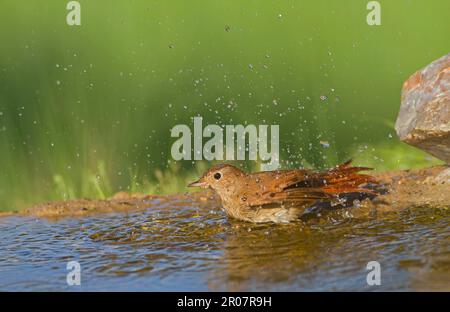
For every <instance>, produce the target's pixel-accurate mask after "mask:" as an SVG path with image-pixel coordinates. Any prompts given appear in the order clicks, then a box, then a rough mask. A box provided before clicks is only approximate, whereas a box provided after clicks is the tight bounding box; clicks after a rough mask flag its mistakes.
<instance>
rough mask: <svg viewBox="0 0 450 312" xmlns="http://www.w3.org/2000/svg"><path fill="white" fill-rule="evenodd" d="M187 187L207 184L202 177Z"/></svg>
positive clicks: (205, 185)
mask: <svg viewBox="0 0 450 312" xmlns="http://www.w3.org/2000/svg"><path fill="white" fill-rule="evenodd" d="M188 187H207V184H206V182H205V181H203V179H199V180H198V181H195V182H192V183H189V184H188Z"/></svg>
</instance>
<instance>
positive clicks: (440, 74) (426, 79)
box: [395, 53, 450, 163]
mask: <svg viewBox="0 0 450 312" xmlns="http://www.w3.org/2000/svg"><path fill="white" fill-rule="evenodd" d="M395 130H396V131H397V135H398V136H399V137H400V139H401V140H402V141H403V142H405V143H408V144H410V145H413V146H416V147H418V148H420V149H422V150H424V151H426V152H428V153H430V154H431V155H433V156H435V157H437V158H439V159H442V160H444V161H445V162H447V163H450V53H449V54H447V55H445V56H443V57H441V58H440V59H438V60H436V61H434V62H433V63H431V64H430V65H428V66H426V67H425V68H424V69H422V70H419V71H417V72H416V73H415V74H414V75H412V76H411V77H410V78H409V79H408V80H407V81H406V82H405V83H404V84H403V90H402V100H401V106H400V112H399V114H398V117H397V121H396V123H395Z"/></svg>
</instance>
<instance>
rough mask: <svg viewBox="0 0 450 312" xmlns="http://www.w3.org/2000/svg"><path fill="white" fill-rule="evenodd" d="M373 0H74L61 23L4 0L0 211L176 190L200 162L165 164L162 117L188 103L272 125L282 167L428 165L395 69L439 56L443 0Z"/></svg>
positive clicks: (37, 7)
mask: <svg viewBox="0 0 450 312" xmlns="http://www.w3.org/2000/svg"><path fill="white" fill-rule="evenodd" d="M380 2H381V6H382V25H381V26H368V25H367V24H366V14H367V10H366V3H367V1H361V0H349V1H324V0H319V1H307V2H306V1H301V2H300V1H264V2H262V1H256V0H254V1H245V2H242V1H234V0H233V1H216V0H213V1H199V0H197V1H195V0H194V1H188V2H187V1H181V0H176V1H145V0H135V1H130V2H128V1H127V2H126V1H119V0H113V1H83V0H80V3H81V8H82V19H81V21H82V25H81V26H79V27H78V26H72V27H70V26H68V25H66V22H65V15H66V13H67V11H66V9H65V5H66V3H67V2H65V1H60V0H58V1H57V0H49V1H46V3H45V5H44V4H42V3H40V2H27V3H23V2H17V1H13V0H4V1H2V10H1V11H0V42H1V48H0V161H1V164H2V166H1V167H0V203H1V205H0V210H11V209H19V208H23V207H25V206H27V205H30V204H33V203H37V202H41V201H47V200H53V199H63V198H74V197H99V198H104V197H108V196H110V195H111V194H113V193H114V192H116V191H120V190H127V191H132V192H135V191H141V192H151V193H154V192H156V193H170V192H179V191H181V192H183V191H186V188H185V184H186V181H190V180H192V179H193V178H196V177H197V176H198V174H199V173H200V172H202V171H203V169H205V168H207V167H208V166H209V164H207V163H206V162H191V161H185V162H178V163H174V162H173V161H171V156H170V147H171V144H172V143H173V141H174V139H173V138H171V137H170V129H171V128H172V127H173V126H174V125H176V124H187V125H191V124H192V121H191V118H192V117H193V116H198V115H200V116H203V117H204V124H208V123H210V124H279V125H280V145H281V159H282V160H284V162H283V167H286V168H287V167H298V166H309V167H315V168H325V167H328V166H332V165H335V164H336V163H338V162H341V161H344V160H346V159H348V158H351V157H353V158H354V159H355V162H356V163H358V164H364V165H369V166H374V167H375V168H377V169H378V170H386V169H396V168H406V167H412V166H415V167H417V166H427V165H430V164H434V163H436V161H435V160H428V158H427V157H428V156H426V155H425V154H423V153H421V152H419V151H417V150H415V149H413V148H411V147H408V146H406V145H404V144H401V143H399V142H398V141H397V140H396V137H395V131H394V130H393V126H392V122H393V121H394V120H395V118H396V114H397V112H398V107H399V103H400V90H401V85H402V83H403V81H404V80H406V79H407V78H408V76H409V75H411V74H412V73H413V72H414V71H416V70H417V69H418V68H420V67H422V66H424V65H426V64H428V63H429V62H431V61H432V60H435V59H437V58H438V57H441V56H442V55H444V54H445V53H448V52H449V51H448V48H449V47H448V42H447V41H446V40H444V39H443V38H447V36H448V31H447V30H448V29H449V27H450V21H449V19H448V18H447V15H448V12H449V10H450V2H449V1H446V0H436V1H431V2H430V1H428V2H425V1H380ZM320 141H326V142H327V143H328V144H329V147H328V148H324V147H323V144H322V145H321V144H320ZM328 144H327V145H328ZM365 145H367V148H363V147H364V146H365ZM246 165H247V166H254V167H255V164H246Z"/></svg>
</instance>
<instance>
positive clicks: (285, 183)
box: [246, 169, 329, 208]
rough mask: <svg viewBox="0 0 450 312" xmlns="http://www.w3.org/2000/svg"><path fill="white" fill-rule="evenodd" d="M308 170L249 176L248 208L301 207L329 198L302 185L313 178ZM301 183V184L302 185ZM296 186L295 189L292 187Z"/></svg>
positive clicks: (316, 190)
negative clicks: (251, 191) (250, 191)
mask: <svg viewBox="0 0 450 312" xmlns="http://www.w3.org/2000/svg"><path fill="white" fill-rule="evenodd" d="M314 174H315V173H314V172H312V171H310V170H302V169H298V170H283V171H268V172H259V173H256V174H252V175H250V176H249V179H250V181H249V185H247V188H246V189H247V190H249V189H251V190H257V191H256V192H253V193H249V192H248V191H247V192H246V193H247V194H246V197H247V203H248V206H249V207H250V208H252V207H258V208H270V207H273V206H280V205H284V206H286V207H303V206H307V205H310V204H312V203H314V202H316V201H317V200H322V199H326V198H328V197H329V195H328V194H326V193H325V192H324V191H323V190H322V189H321V188H318V187H313V186H312V185H308V184H307V183H304V182H305V181H310V180H311V177H312V176H314ZM302 182H303V184H302ZM293 185H296V187H292V186H293Z"/></svg>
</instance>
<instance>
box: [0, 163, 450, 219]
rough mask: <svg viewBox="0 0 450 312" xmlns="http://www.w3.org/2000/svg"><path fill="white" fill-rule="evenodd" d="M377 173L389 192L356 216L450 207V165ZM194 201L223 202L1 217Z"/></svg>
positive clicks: (49, 207)
mask: <svg viewBox="0 0 450 312" xmlns="http://www.w3.org/2000/svg"><path fill="white" fill-rule="evenodd" d="M375 176H376V177H377V178H378V179H379V180H380V181H381V182H382V183H384V184H385V185H386V187H387V190H388V192H387V194H384V195H381V196H378V197H377V198H375V199H374V200H373V201H369V200H366V201H364V202H363V203H361V206H360V207H359V209H357V210H353V212H356V214H357V215H361V214H367V213H373V212H388V211H395V210H402V209H406V208H411V207H419V206H420V207H422V206H423V207H450V167H448V166H437V167H431V168H425V169H419V170H405V171H395V172H385V173H378V174H375ZM180 199H182V200H184V201H192V202H193V203H195V204H196V205H199V206H208V207H210V208H218V207H219V206H220V202H219V199H218V197H216V196H215V195H214V194H213V193H212V192H210V191H203V192H195V193H186V194H177V195H166V196H156V195H145V194H128V193H125V192H120V193H117V194H116V195H114V196H113V197H112V198H111V199H108V200H90V199H79V200H70V201H56V202H48V203H43V204H39V205H36V206H34V207H31V208H28V209H25V210H23V211H21V212H18V213H4V214H1V215H0V216H10V215H25V216H35V217H46V218H61V217H80V216H86V215H93V214H99V213H112V212H123V213H127V212H133V211H136V210H142V209H147V208H151V207H152V205H154V204H156V203H157V204H161V202H171V201H174V200H176V201H179V200H180Z"/></svg>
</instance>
